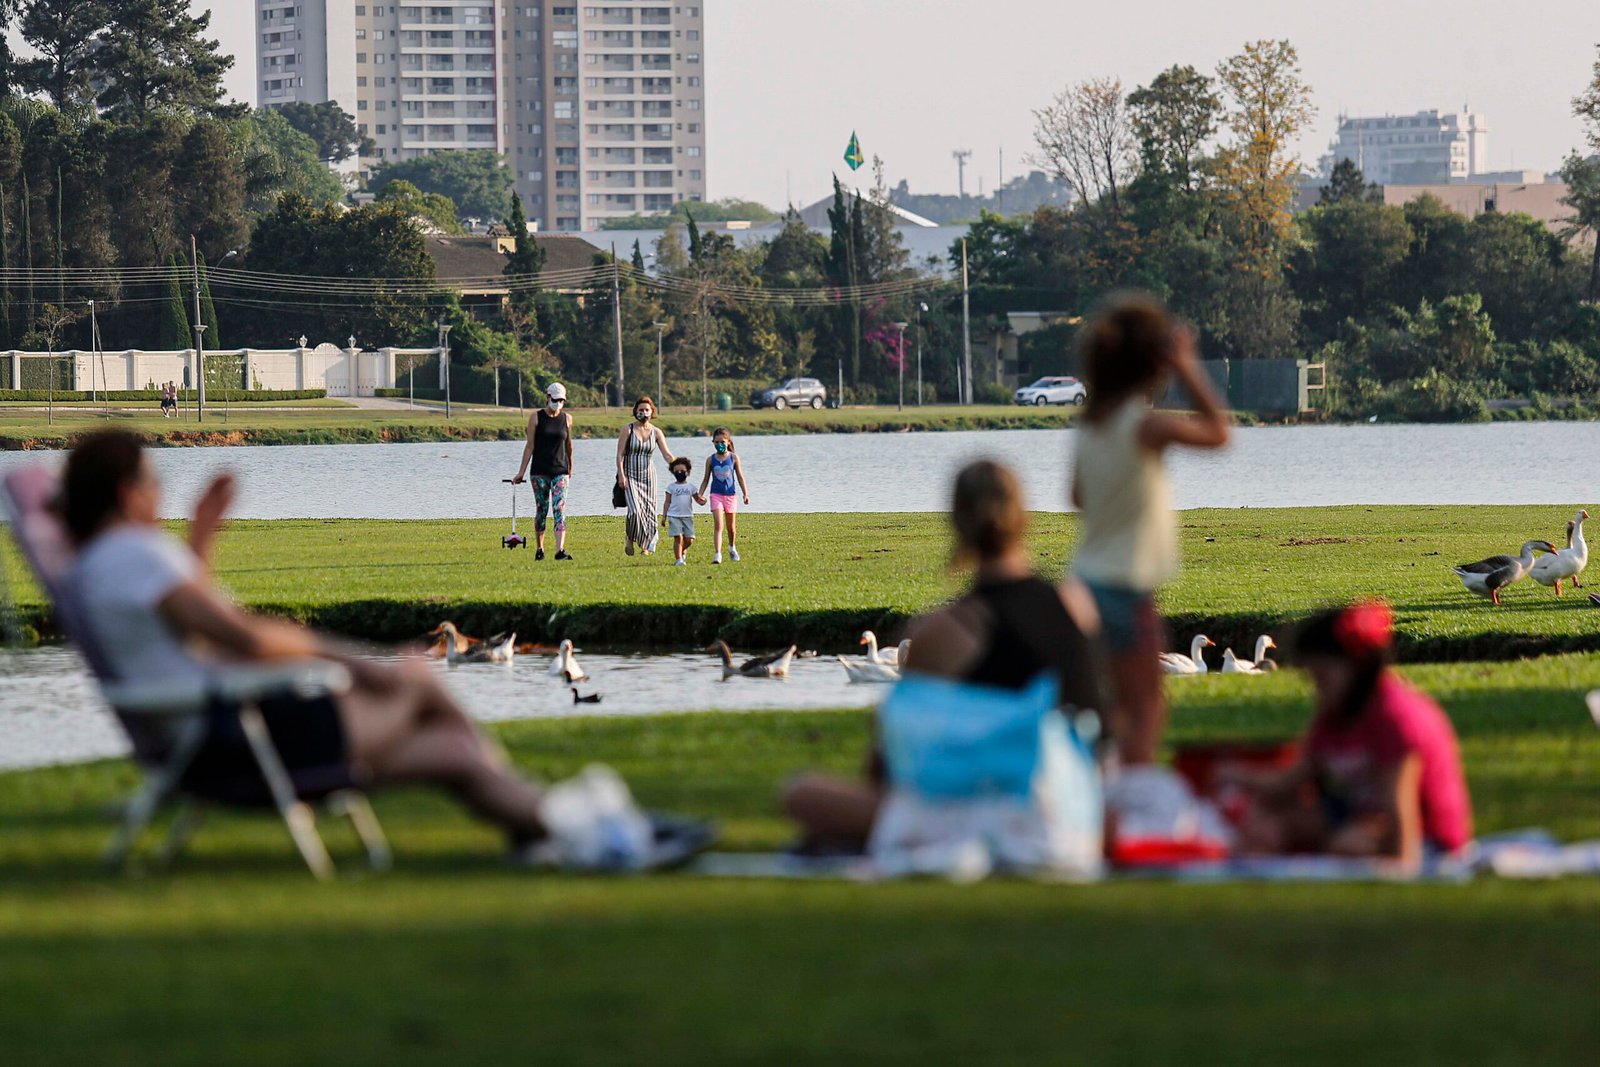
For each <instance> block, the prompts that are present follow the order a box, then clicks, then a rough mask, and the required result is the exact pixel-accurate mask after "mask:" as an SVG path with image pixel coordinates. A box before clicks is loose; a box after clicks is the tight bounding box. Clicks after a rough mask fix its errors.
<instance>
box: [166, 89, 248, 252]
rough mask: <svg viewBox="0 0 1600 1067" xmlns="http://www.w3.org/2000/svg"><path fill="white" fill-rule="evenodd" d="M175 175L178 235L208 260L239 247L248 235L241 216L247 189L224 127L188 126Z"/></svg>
mask: <svg viewBox="0 0 1600 1067" xmlns="http://www.w3.org/2000/svg"><path fill="white" fill-rule="evenodd" d="M173 171H174V175H173V176H174V178H176V179H177V180H176V181H175V182H174V185H175V188H174V190H173V192H174V193H175V194H176V197H175V199H176V206H177V227H178V232H179V233H180V234H183V233H192V234H194V235H195V237H196V238H198V240H199V242H200V250H201V251H202V252H203V253H205V254H206V255H208V256H210V257H211V258H212V259H218V258H220V257H222V256H224V255H226V254H227V253H228V252H230V251H232V250H233V249H236V248H240V247H242V246H243V245H244V243H245V241H246V239H248V238H249V236H250V229H249V225H248V223H247V221H246V220H247V216H246V214H245V205H246V203H247V202H248V199H249V189H248V184H247V181H246V174H245V168H244V164H243V161H242V160H241V159H240V158H239V153H238V151H237V150H235V148H234V147H233V145H232V144H231V143H230V141H229V137H228V128H227V126H226V125H225V124H224V123H222V122H220V121H218V120H216V119H201V120H200V121H198V122H196V123H195V124H194V125H193V126H191V127H190V128H189V132H188V133H186V134H184V137H183V144H182V147H180V148H179V150H178V155H177V158H176V159H175V160H174V161H173Z"/></svg>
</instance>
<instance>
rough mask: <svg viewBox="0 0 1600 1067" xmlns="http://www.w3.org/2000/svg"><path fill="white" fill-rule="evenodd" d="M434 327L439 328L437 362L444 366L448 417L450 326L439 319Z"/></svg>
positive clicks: (446, 416)
mask: <svg viewBox="0 0 1600 1067" xmlns="http://www.w3.org/2000/svg"><path fill="white" fill-rule="evenodd" d="M434 325H436V326H438V327H439V362H440V363H441V364H443V365H444V417H445V418H447V419H448V418H449V417H450V324H449V323H448V322H445V321H444V320H443V319H440V320H439V321H438V322H437V323H435V324H434Z"/></svg>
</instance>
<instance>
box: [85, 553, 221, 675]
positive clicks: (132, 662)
mask: <svg viewBox="0 0 1600 1067" xmlns="http://www.w3.org/2000/svg"><path fill="white" fill-rule="evenodd" d="M200 574H201V566H200V560H199V559H197V558H196V557H195V554H194V553H193V552H191V551H190V550H189V546H187V545H185V544H183V543H182V542H181V541H178V540H177V539H176V538H174V537H172V536H171V535H169V534H166V533H163V532H162V531H161V530H158V529H156V528H154V527H150V526H122V527H117V528H115V529H113V530H111V531H109V532H107V533H104V534H101V535H100V536H99V537H97V538H95V539H94V540H93V541H91V542H90V543H89V547H88V548H86V549H84V551H83V553H82V554H81V555H80V556H79V557H78V561H77V563H76V564H74V566H73V569H72V574H71V576H70V581H71V582H72V584H73V586H74V588H75V589H76V590H77V592H78V603H79V604H80V606H81V607H82V609H83V613H84V616H85V618H84V624H85V625H86V626H88V627H89V628H90V629H91V630H92V631H93V633H94V635H95V638H96V639H97V640H98V642H99V644H100V648H101V649H102V651H103V652H104V655H105V659H106V664H107V666H108V667H109V668H110V669H111V671H112V672H113V673H114V674H115V675H116V677H117V679H118V680H119V681H126V682H149V681H170V682H181V681H184V680H187V679H193V680H195V681H204V679H205V678H206V674H207V671H206V666H205V664H204V663H202V662H201V661H200V660H198V659H196V658H195V657H194V655H193V654H192V653H191V652H190V651H189V650H188V649H187V648H186V647H184V644H183V642H182V641H180V640H179V639H178V635H177V634H176V633H174V632H173V630H172V628H171V627H170V626H169V625H168V624H167V621H166V620H165V619H164V618H162V616H161V612H160V611H159V610H158V608H157V605H158V604H160V603H161V601H162V600H164V599H166V596H167V594H168V593H170V592H172V591H173V590H174V589H176V588H178V587H179V586H181V585H184V584H187V583H188V582H191V581H193V580H194V579H195V578H197V577H199V576H200Z"/></svg>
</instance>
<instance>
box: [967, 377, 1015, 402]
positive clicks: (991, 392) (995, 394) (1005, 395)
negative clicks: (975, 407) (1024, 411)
mask: <svg viewBox="0 0 1600 1067" xmlns="http://www.w3.org/2000/svg"><path fill="white" fill-rule="evenodd" d="M976 395H977V397H978V403H980V404H1009V403H1011V401H1012V398H1013V397H1015V396H1016V392H1015V390H1011V389H1007V388H1006V387H1005V386H1003V385H1000V384H998V383H997V382H982V383H980V384H979V385H978V388H977V390H976Z"/></svg>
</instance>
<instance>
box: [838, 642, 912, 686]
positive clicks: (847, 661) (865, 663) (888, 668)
mask: <svg viewBox="0 0 1600 1067" xmlns="http://www.w3.org/2000/svg"><path fill="white" fill-rule="evenodd" d="M894 652H895V656H896V658H895V661H894V662H893V663H890V662H882V663H874V662H872V661H871V660H870V659H867V660H863V659H861V658H860V657H850V656H840V657H838V659H839V662H840V663H841V664H843V665H844V673H845V674H846V675H848V676H849V678H850V681H852V682H863V683H871V682H898V681H899V680H900V667H899V666H898V665H899V664H901V663H904V662H905V661H906V658H907V656H908V655H909V654H910V652H911V642H910V641H901V642H900V644H899V646H898V647H896V648H895V649H894Z"/></svg>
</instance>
